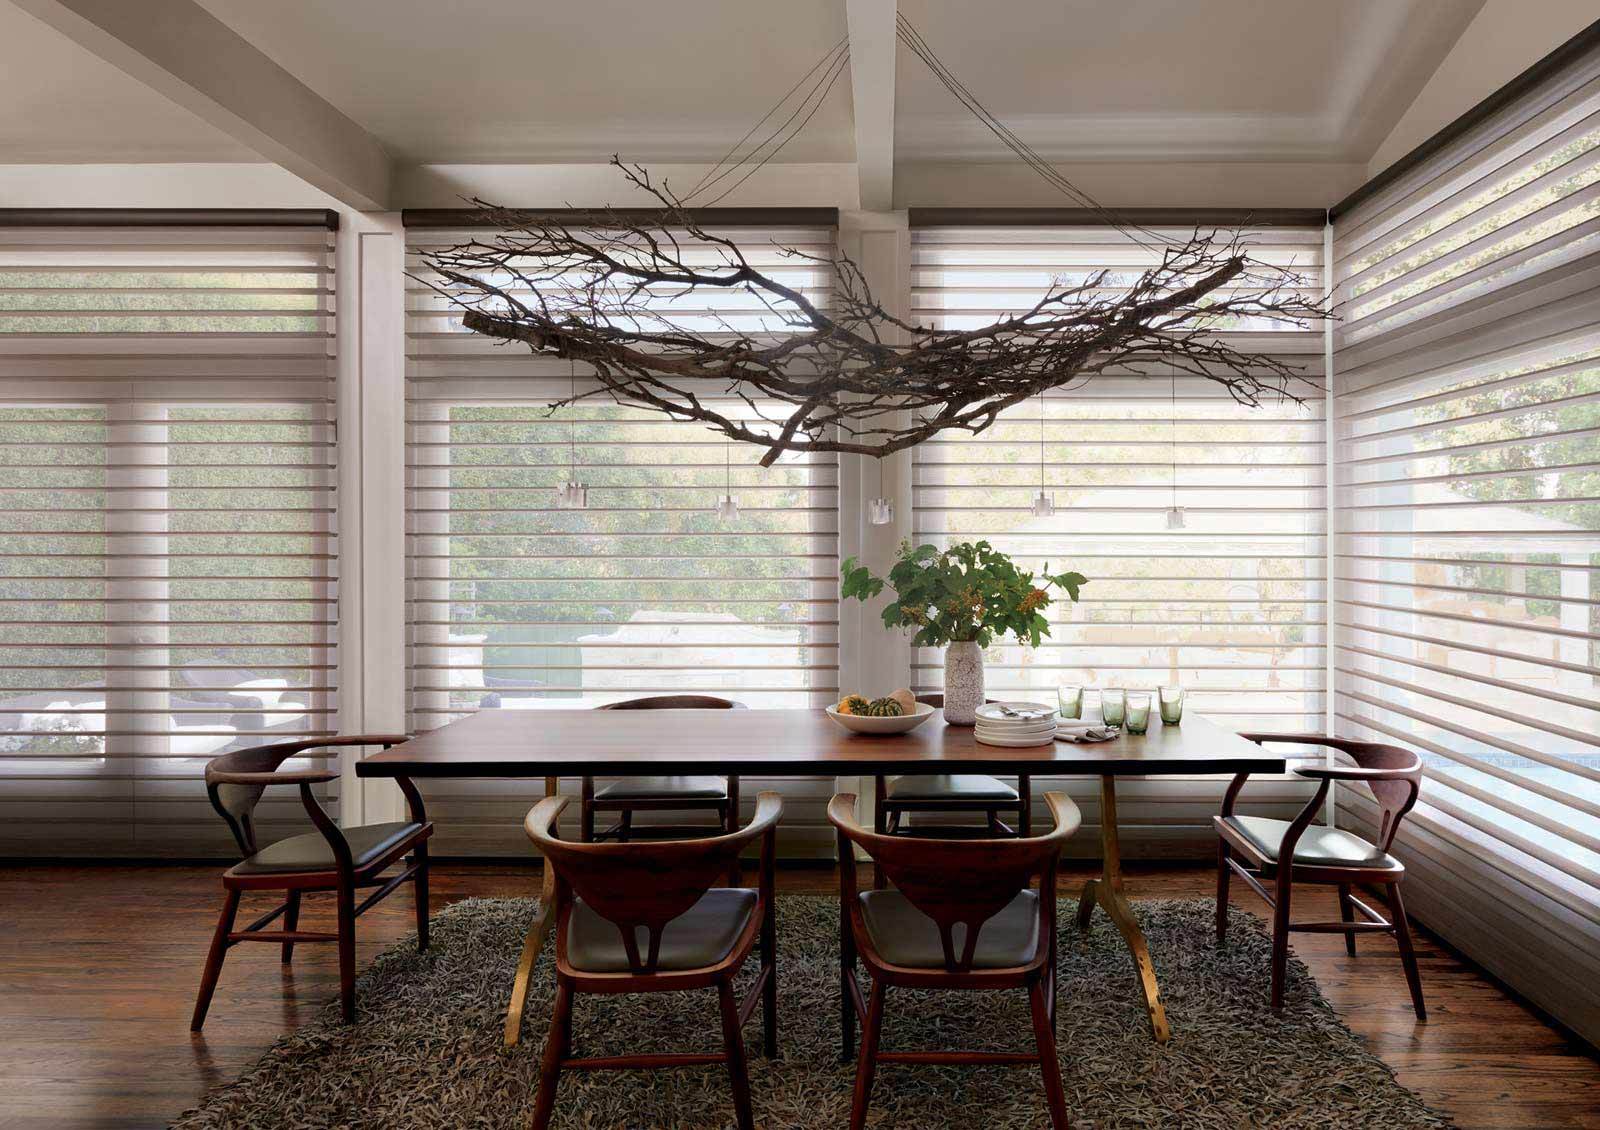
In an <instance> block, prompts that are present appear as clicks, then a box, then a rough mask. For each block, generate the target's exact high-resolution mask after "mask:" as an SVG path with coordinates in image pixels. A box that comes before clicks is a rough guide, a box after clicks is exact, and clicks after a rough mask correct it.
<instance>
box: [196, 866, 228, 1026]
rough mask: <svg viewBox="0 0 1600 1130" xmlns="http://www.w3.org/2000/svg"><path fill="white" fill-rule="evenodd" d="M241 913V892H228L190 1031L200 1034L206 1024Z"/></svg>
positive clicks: (207, 958) (225, 895)
mask: <svg viewBox="0 0 1600 1130" xmlns="http://www.w3.org/2000/svg"><path fill="white" fill-rule="evenodd" d="M238 912H239V892H238V891H235V890H226V891H224V892H223V894H222V913H221V914H219V915H217V932H216V933H215V934H213V935H212V936H211V949H210V950H209V951H208V952H207V953H206V968H205V972H204V973H202V974H200V995H199V996H198V997H196V998H195V1002H194V1016H193V1018H191V1019H190V1021H189V1031H191V1032H198V1031H200V1026H201V1025H202V1024H204V1023H205V1022H206V1010H207V1009H209V1008H210V1007H211V994H212V993H214V992H215V991H216V989H217V978H218V977H219V976H221V974H222V959H223V958H224V957H226V956H227V953H228V934H229V933H230V932H232V930H233V918H234V915H236V914H237V913H238Z"/></svg>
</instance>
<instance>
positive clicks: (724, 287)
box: [426, 18, 1331, 466]
mask: <svg viewBox="0 0 1600 1130" xmlns="http://www.w3.org/2000/svg"><path fill="white" fill-rule="evenodd" d="M899 31H900V41H901V43H902V44H904V45H906V46H907V47H908V49H910V50H911V51H912V52H913V53H915V54H917V55H918V57H919V58H922V59H923V61H924V62H926V63H927V64H928V65H929V66H930V68H932V69H933V71H934V73H935V74H936V75H937V76H938V77H939V78H940V81H941V82H943V83H944V84H945V85H946V87H947V88H949V89H950V90H951V91H952V93H954V94H955V95H956V97H957V98H958V99H960V100H961V101H962V102H963V104H964V105H966V106H967V108H968V109H969V110H971V111H972V112H973V113H974V114H975V115H976V116H978V117H979V119H980V120H981V121H982V122H983V123H984V124H985V125H986V126H988V127H989V128H990V129H991V130H992V131H994V132H995V133H996V136H998V137H1000V139H1001V140H1002V142H1004V143H1005V144H1006V145H1007V146H1008V147H1009V148H1011V149H1012V150H1013V152H1016V153H1017V154H1018V156H1019V157H1021V159H1023V160H1024V161H1025V162H1027V163H1028V164H1029V165H1030V166H1031V167H1033V168H1034V169H1035V170H1036V171H1037V172H1039V173H1040V175H1041V176H1043V177H1045V179H1046V180H1047V181H1048V182H1049V183H1050V184H1052V185H1053V186H1054V187H1056V188H1058V189H1059V190H1060V191H1062V192H1063V193H1066V194H1067V195H1069V196H1071V197H1072V199H1073V200H1074V201H1076V202H1077V203H1079V204H1080V205H1084V206H1087V207H1091V208H1093V209H1095V210H1096V211H1097V212H1098V213H1100V214H1101V215H1102V216H1103V217H1104V218H1105V219H1106V220H1107V221H1108V222H1109V223H1111V224H1112V225H1113V226H1115V227H1117V228H1118V229H1119V230H1121V231H1123V232H1124V233H1125V234H1127V235H1128V237H1129V238H1130V239H1131V240H1133V241H1134V242H1136V243H1138V244H1140V245H1141V246H1143V247H1145V248H1146V249H1147V250H1148V251H1149V252H1150V255H1149V258H1150V260H1151V265H1150V266H1148V267H1146V268H1145V269H1143V270H1142V272H1141V273H1140V274H1139V275H1138V277H1137V278H1133V279H1131V280H1129V279H1127V278H1126V277H1125V276H1120V275H1119V276H1118V277H1117V278H1112V277H1110V272H1108V271H1100V272H1097V273H1095V274H1093V275H1090V276H1088V277H1087V278H1080V279H1076V280H1072V281H1070V282H1069V281H1067V280H1063V279H1061V278H1057V279H1055V280H1053V284H1052V285H1051V286H1050V287H1049V289H1048V290H1047V292H1046V293H1045V294H1044V295H1042V296H1041V297H1040V298H1039V299H1038V300H1037V301H1036V302H1034V303H1033V305H1032V306H1030V307H1029V308H1027V309H1025V310H1022V311H1019V312H1017V313H1014V314H1012V315H1010V316H1008V317H1004V318H1001V319H1000V320H998V321H996V322H993V323H992V324H990V325H986V326H982V327H978V328H975V329H960V330H943V329H933V328H930V327H927V326H922V325H917V324H915V323H912V322H909V321H905V320H902V319H901V318H899V317H896V316H895V315H893V314H891V313H889V312H888V311H886V310H885V309H884V308H883V306H882V305H881V304H880V303H879V302H878V300H877V299H876V298H875V297H874V296H873V293H872V290H871V288H870V287H869V286H868V285H867V281H866V279H865V277H864V276H863V274H862V271H861V269H860V268H859V267H858V266H857V265H856V263H855V262H854V261H853V260H851V259H850V258H849V257H848V256H847V255H844V254H842V253H836V254H833V255H831V256H818V255H813V254H808V253H805V252H802V251H800V250H797V249H793V248H778V249H777V250H778V255H779V258H780V259H781V260H783V261H786V262H787V261H791V260H792V261H793V262H794V263H795V265H796V267H798V268H803V269H805V270H806V271H809V272H815V273H816V274H818V275H822V276H826V277H828V278H829V280H830V281H831V285H832V292H831V300H830V301H827V302H822V301H818V300H816V299H815V292H814V291H813V292H812V293H811V294H808V293H807V288H806V287H805V286H804V285H796V284H795V283H794V282H793V281H792V280H793V277H794V271H792V270H785V269H774V268H770V267H758V266H756V265H753V264H752V263H751V261H750V259H749V258H747V257H746V253H745V251H744V250H743V249H742V248H741V247H740V246H739V245H738V244H737V243H736V242H735V241H734V240H733V239H730V238H728V237H727V236H725V235H722V234H719V233H717V232H715V231H710V230H707V229H706V228H705V227H703V226H702V225H701V223H700V222H699V221H698V220H697V218H696V215H695V213H694V211H693V209H694V208H696V207H699V206H701V205H700V204H699V203H697V201H699V200H703V199H704V198H705V194H706V193H708V192H711V191H716V190H718V189H721V196H718V197H716V199H717V200H720V199H721V198H722V197H723V196H726V195H727V193H728V192H731V191H732V189H733V188H734V187H737V185H738V184H739V183H742V181H743V180H744V179H746V178H748V176H749V175H751V173H753V172H754V171H755V169H756V168H759V167H760V166H761V165H763V164H765V163H766V162H768V161H770V160H771V159H772V158H773V157H774V156H776V154H777V153H778V151H779V150H781V149H782V147H783V145H784V144H786V143H787V142H788V140H789V139H791V138H792V137H793V136H794V135H795V133H797V132H798V131H799V129H800V128H801V127H803V126H804V124H805V123H806V122H807V121H809V120H810V117H811V116H812V115H813V114H814V113H815V112H816V110H817V108H818V107H820V105H821V103H822V100H823V99H824V98H825V97H826V95H827V91H828V90H829V89H831V87H832V85H833V82H834V81H835V80H837V78H838V77H839V75H840V74H841V73H842V72H843V70H844V66H845V64H846V63H847V62H848V45H847V44H843V43H841V44H840V45H838V46H836V47H835V48H834V50H833V51H832V52H830V53H829V55H828V56H825V57H824V59H823V60H821V61H820V62H819V63H818V64H817V66H816V67H814V68H813V69H812V72H811V73H810V74H809V75H808V76H807V77H806V78H805V79H802V80H801V83H800V84H797V86H796V88H795V89H794V90H792V91H791V92H790V94H789V95H788V96H786V99H785V102H780V104H779V106H778V107H774V110H773V111H772V112H769V114H768V115H767V117H766V118H763V119H762V121H761V122H758V123H757V126H756V127H755V128H753V129H752V130H751V131H750V133H749V134H747V135H746V138H745V139H743V140H742V141H741V142H740V144H739V145H736V146H735V147H734V149H732V150H730V151H729V155H728V156H727V157H725V158H724V160H723V161H722V162H721V163H719V164H718V166H716V167H715V168H713V169H712V170H711V172H710V173H708V174H707V175H706V176H705V177H704V178H702V180H701V182H700V184H698V185H696V186H695V187H694V189H692V190H691V191H690V192H689V193H686V194H684V196H682V197H680V196H678V195H677V194H675V193H674V192H673V191H672V190H671V188H670V187H669V186H668V185H666V184H665V183H657V182H656V181H654V180H652V178H651V176H650V174H649V172H648V170H646V169H645V168H643V167H642V166H639V165H632V164H626V163H624V162H622V161H621V160H620V159H618V158H615V157H614V158H612V164H613V165H614V166H615V167H616V168H617V169H618V170H619V171H620V173H621V174H622V176H623V177H625V178H626V180H627V181H628V183H629V184H631V185H632V186H633V187H634V188H636V189H638V190H642V191H643V192H644V193H646V194H648V195H649V196H650V197H651V198H653V200H654V201H655V202H656V207H652V208H650V209H646V210H643V211H641V210H635V209H629V210H626V211H624V210H620V209H612V208H605V209H599V210H595V211H592V212H580V213H567V212H562V213H537V212H520V211H516V210H512V209H506V208H502V207H499V206H496V205H493V204H490V203H488V202H485V201H482V200H475V201H474V203H475V204H476V205H477V206H478V207H479V208H481V209H482V210H483V212H484V213H485V215H484V218H485V219H486V220H488V221H489V223H490V225H491V226H492V228H493V229H494V230H495V234H494V235H492V236H488V237H486V238H483V239H473V240H471V241H469V242H466V243H463V244H460V245H457V246H454V247H450V248H446V249H443V250H439V251H435V252H431V253H429V254H428V255H427V256H426V262H427V264H428V266H429V268H430V269H431V270H432V271H433V272H434V273H435V276H436V277H435V278H433V279H429V280H426V281H427V282H428V283H429V285H432V286H433V287H434V288H435V289H436V290H437V291H438V292H439V293H441V294H443V295H444V296H445V297H447V298H448V299H449V301H450V302H451V303H453V304H454V305H456V306H457V307H458V308H460V309H461V310H462V319H461V321H462V324H463V325H464V326H465V327H466V328H467V329H469V330H472V331H474V332H477V333H480V334H484V335H486V336H488V337H491V338H494V339H496V340H499V341H503V342H521V343H523V344H525V345H527V346H528V347H529V348H531V349H532V350H533V351H534V352H535V353H544V354H551V355H554V356H556V357H559V358H562V359H565V360H568V361H569V362H570V363H574V364H582V365H586V366H588V368H589V370H590V373H591V378H592V385H591V386H590V387H588V388H586V389H585V390H583V391H582V392H573V393H571V394H570V395H569V396H568V397H567V398H566V399H564V400H559V401H556V402H555V403H553V404H552V405H551V409H552V410H555V409H557V408H560V407H562V406H563V405H566V404H570V403H571V402H572V401H573V400H579V399H585V398H588V397H595V396H599V397H609V398H610V399H612V400H614V401H615V402H617V403H619V404H625V405H634V406H642V407H645V408H648V409H653V410H655V411H658V412H661V413H663V414H665V415H667V416H669V417H671V418H674V419H678V420H684V421H693V422H698V423H701V424H704V425H706V426H707V427H709V428H711V429H712V430H713V431H716V432H718V433H720V434H722V435H723V436H725V437H727V438H728V439H729V440H733V441H737V442H741V443H750V444H755V445H757V446H760V447H763V448H765V449H766V451H765V453H764V454H763V456H762V458H761V465H762V466H770V465H771V464H772V463H773V462H774V461H775V460H776V459H777V458H778V457H779V456H781V455H782V454H783V453H784V452H786V451H795V452H843V453H851V454H857V455H866V456H875V457H878V458H882V457H883V456H886V455H890V454H892V453H894V452H896V451H901V450H904V449H906V448H909V447H912V446H914V445H916V444H918V443H921V442H922V441H923V440H926V439H928V438H930V437H932V436H935V435H938V434H939V433H940V432H944V431H949V430H959V431H965V432H969V433H978V432H981V431H983V430H984V429H986V428H988V427H989V426H990V425H992V424H993V423H995V421H996V420H997V419H998V418H999V416H1000V414H1001V413H1003V412H1004V411H1005V410H1006V409H1008V408H1011V407H1012V406H1014V405H1017V404H1020V403H1022V402H1024V401H1026V400H1028V399H1029V398H1030V397H1033V396H1038V395H1041V394H1042V393H1044V392H1046V391H1048V390H1049V389H1052V388H1058V387H1060V386H1063V385H1066V384H1068V383H1069V382H1076V383H1078V384H1081V383H1084V382H1086V381H1087V380H1089V379H1092V378H1093V377H1095V376H1097V375H1099V374H1104V373H1109V372H1115V373H1119V374H1128V373H1132V374H1145V375H1148V374H1151V373H1154V372H1158V371H1159V368H1160V367H1161V366H1170V367H1171V372H1172V373H1173V375H1174V377H1176V376H1177V375H1178V374H1185V375H1188V376H1192V377H1199V378H1202V379H1204V380H1208V381H1212V382H1214V383H1216V384H1219V385H1221V386H1223V387H1224V388H1225V389H1227V391H1228V393H1229V394H1230V395H1231V396H1232V397H1233V398H1234V399H1235V400H1237V401H1239V402H1241V403H1244V404H1247V405H1251V406H1255V405H1258V404H1260V403H1261V402H1262V401H1263V400H1265V399H1269V398H1270V399H1289V400H1293V401H1297V402H1298V401H1300V400H1301V399H1302V396H1301V395H1300V388H1301V387H1302V386H1300V385H1299V383H1298V382H1300V380H1301V378H1300V377H1299V369H1298V368H1297V367H1296V366H1294V365H1293V364H1291V363H1289V362H1286V361H1284V360H1282V359H1281V358H1279V357H1276V356H1273V355H1271V354H1267V353H1255V352H1249V351H1246V350H1242V349H1239V348H1237V347H1235V346H1234V345H1233V344H1231V343H1230V342H1229V341H1228V340H1227V339H1226V338H1225V337H1224V336H1223V333H1224V332H1225V331H1226V330H1227V329H1228V328H1229V327H1230V326H1233V325H1237V324H1239V323H1240V322H1241V321H1244V320H1249V321H1251V322H1256V323H1259V322H1260V321H1262V320H1266V321H1268V322H1270V323H1273V324H1276V325H1278V326H1280V327H1281V328H1283V329H1285V330H1290V329H1304V328H1307V327H1309V326H1311V325H1312V324H1315V323H1317V322H1320V321H1322V320H1325V319H1327V318H1328V317H1330V316H1331V315H1330V309H1329V307H1328V305H1327V303H1326V302H1325V301H1324V300H1322V299H1321V298H1318V297H1312V296H1313V295H1316V294H1319V293H1320V291H1319V290H1318V289H1317V288H1313V287H1312V286H1310V285H1309V284H1308V281H1307V280H1306V279H1304V278H1302V277H1301V276H1299V275H1298V274H1297V273H1296V272H1294V271H1293V270H1292V269H1288V268H1284V267H1281V266H1274V265H1270V264H1266V263H1262V262H1259V261H1257V260H1256V259H1254V258H1252V257H1251V256H1250V254H1249V253H1248V250H1247V248H1246V247H1245V245H1244V243H1243V241H1242V238H1241V237H1240V236H1239V235H1238V234H1236V233H1235V234H1231V235H1230V234H1225V233H1218V232H1215V231H1213V232H1205V231H1201V230H1198V229H1197V230H1196V231H1195V232H1194V233H1193V235H1192V236H1190V237H1188V238H1187V239H1186V240H1184V241H1183V242H1181V243H1177V242H1169V241H1168V240H1166V239H1165V238H1163V237H1160V236H1156V235H1155V233H1152V232H1148V231H1146V230H1144V229H1139V228H1136V227H1132V226H1130V225H1128V224H1127V223H1125V222H1123V221H1120V220H1119V219H1118V218H1117V217H1116V216H1115V215H1114V214H1112V213H1110V212H1108V211H1107V210H1105V209H1103V208H1101V207H1100V206H1099V205H1097V204H1095V203H1094V202H1093V201H1092V200H1090V199H1089V197H1088V196H1087V195H1086V194H1084V193H1083V192H1082V191H1081V190H1079V189H1077V188H1076V187H1075V186H1073V185H1072V184H1071V183H1070V182H1069V181H1067V180H1066V179H1065V178H1064V177H1063V176H1062V175H1061V174H1060V173H1059V172H1058V171H1057V170H1055V169H1054V168H1053V167H1051V166H1049V165H1048V164H1047V163H1045V162H1044V161H1043V159H1042V158H1039V157H1038V155H1037V154H1035V153H1034V152H1033V151H1032V150H1031V149H1028V148H1027V147H1026V146H1025V145H1024V144H1023V143H1022V142H1021V141H1020V140H1019V139H1017V138H1016V137H1015V135H1014V134H1012V133H1011V132H1010V131H1009V130H1007V129H1006V128H1005V127H1004V126H1003V125H1001V124H1000V123H999V122H998V120H997V119H994V117H993V115H991V114H989V113H988V111H987V110H985V109H983V107H982V106H981V104H979V103H978V102H977V100H976V99H975V98H973V97H972V96H971V94H970V92H968V91H967V90H966V88H965V87H963V86H961V85H960V83H959V82H958V81H957V80H956V79H955V78H954V76H953V75H951V74H950V73H949V71H948V70H947V69H946V68H944V66H943V65H942V64H941V63H939V61H938V60H937V59H936V58H935V57H934V56H933V55H932V52H931V50H929V49H928V48H927V45H926V43H924V42H923V41H922V39H921V37H920V36H919V35H917V34H916V32H915V30H914V29H912V28H910V26H909V25H908V24H906V23H905V22H904V20H903V18H902V20H901V23H900V28H899ZM808 83H809V85H808ZM796 99H798V104H797V105H796V107H795V108H794V109H793V111H792V112H791V113H790V114H789V117H788V119H787V120H785V121H784V122H783V124H782V125H780V126H779V127H777V128H776V129H775V130H773V131H771V132H770V133H769V134H767V135H765V136H763V138H762V139H761V140H760V141H759V142H756V143H754V144H753V145H750V146H749V147H748V148H745V149H744V150H743V152H742V153H741V152H740V150H741V147H743V146H745V143H746V142H747V141H748V140H749V139H750V138H751V137H752V136H753V135H755V134H756V133H757V131H758V130H759V129H760V128H761V126H762V125H763V124H764V123H766V122H767V121H768V120H770V119H771V118H773V117H774V116H775V115H778V114H779V113H780V112H781V110H782V109H783V108H784V107H785V104H786V103H791V102H795V101H796ZM797 122H798V124H796V123H797ZM750 166H754V168H750ZM747 169H748V171H744V170H747ZM741 171H742V172H743V175H742V176H740V177H739V179H738V180H737V181H735V182H734V183H733V185H732V186H724V185H723V184H722V182H723V181H724V180H725V179H726V178H727V177H728V176H729V175H730V174H733V173H736V172H741ZM711 203H715V200H713V201H711ZM763 262H765V259H763ZM786 279H787V280H788V281H786ZM735 296H736V297H735ZM735 308H736V309H737V310H738V312H739V318H740V321H741V325H740V326H736V325H735V324H734V323H733V321H731V320H730V314H729V310H730V309H735ZM751 321H754V322H755V323H756V325H757V327H758V328H755V329H752V328H750V325H749V324H748V323H749V322H751ZM1304 387H1305V388H1306V389H1307V390H1309V389H1310V387H1311V386H1309V385H1306V386H1304ZM730 399H731V400H733V401H735V402H737V403H738V407H731V406H730V405H729V404H728V403H727V402H728V401H729V400H730Z"/></svg>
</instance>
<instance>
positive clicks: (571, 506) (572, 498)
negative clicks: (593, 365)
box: [556, 360, 589, 510]
mask: <svg viewBox="0 0 1600 1130" xmlns="http://www.w3.org/2000/svg"><path fill="white" fill-rule="evenodd" d="M577 393H578V362H577V361H576V360H574V361H573V362H572V372H571V376H570V378H569V380H568V385H567V409H568V411H571V410H572V409H573V407H574V404H573V399H574V398H575V397H576V396H577ZM556 506H558V507H559V508H561V509H562V510H587V509H588V508H589V488H588V487H587V486H585V485H584V484H583V482H582V480H580V479H579V478H578V424H577V421H575V420H572V419H570V418H569V419H568V420H567V481H566V482H564V483H562V484H561V488H560V489H559V490H557V491H556Z"/></svg>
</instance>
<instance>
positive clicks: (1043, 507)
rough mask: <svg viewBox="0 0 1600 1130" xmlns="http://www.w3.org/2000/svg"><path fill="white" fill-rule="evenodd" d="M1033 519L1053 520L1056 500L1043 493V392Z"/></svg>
mask: <svg viewBox="0 0 1600 1130" xmlns="http://www.w3.org/2000/svg"><path fill="white" fill-rule="evenodd" d="M1033 516H1034V517H1035V518H1054V517H1055V516H1056V498H1055V495H1053V494H1046V493H1045V492H1044V390H1043V389H1041V390H1039V493H1038V494H1037V495H1035V496H1034V499H1033Z"/></svg>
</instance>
